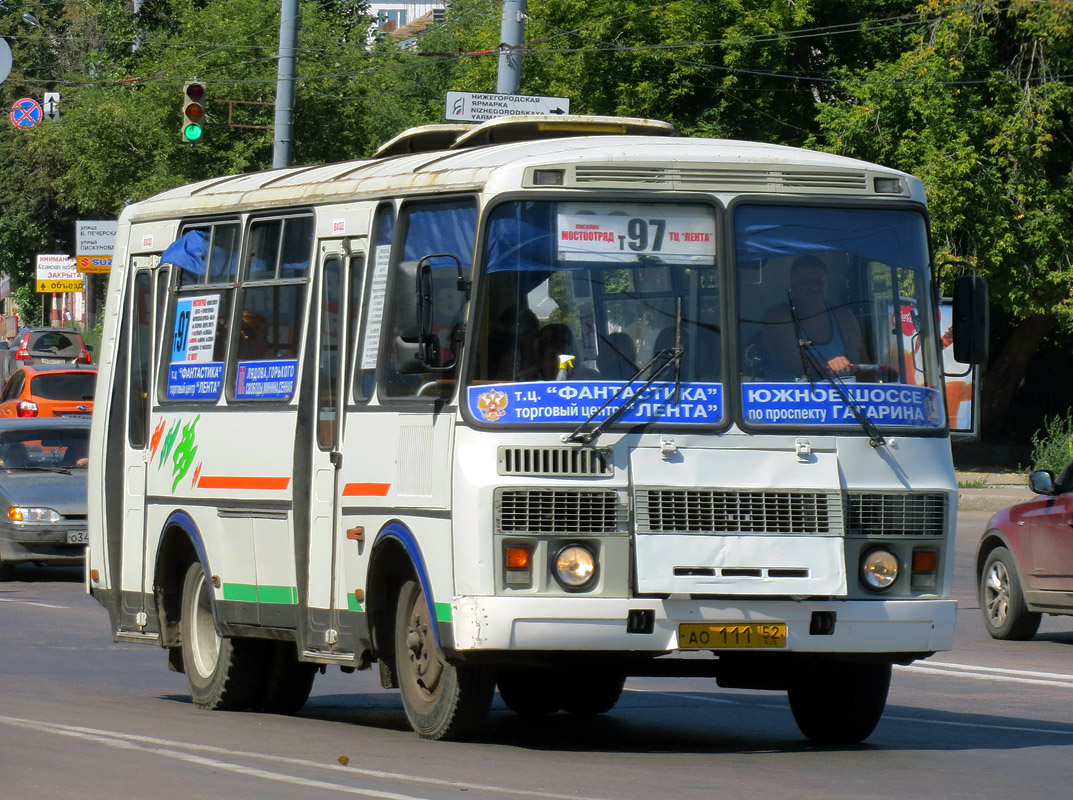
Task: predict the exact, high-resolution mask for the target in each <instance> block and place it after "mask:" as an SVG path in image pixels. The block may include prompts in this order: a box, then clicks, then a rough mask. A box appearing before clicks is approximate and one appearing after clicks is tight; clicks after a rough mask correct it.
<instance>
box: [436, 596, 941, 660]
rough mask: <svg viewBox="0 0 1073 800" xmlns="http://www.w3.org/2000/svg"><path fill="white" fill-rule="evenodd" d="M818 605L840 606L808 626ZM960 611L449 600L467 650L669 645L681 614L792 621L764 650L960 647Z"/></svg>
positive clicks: (646, 649) (932, 606)
mask: <svg viewBox="0 0 1073 800" xmlns="http://www.w3.org/2000/svg"><path fill="white" fill-rule="evenodd" d="M640 610H644V611H648V612H651V614H652V617H653V625H652V632H651V633H630V632H628V631H627V624H626V623H627V618H628V616H629V614H630V612H631V611H640ZM814 612H826V613H827V614H833V615H834V626H833V629H832V630H831V631H830V632H829V633H828V632H824V633H810V629H811V628H812V621H813V615H814ZM956 613H957V601H956V600H801V601H796V600H748V601H746V600H744V599H741V598H739V599H737V600H729V599H723V598H713V599H711V600H691V599H682V600H678V599H668V600H663V599H650V600H646V599H643V598H640V599H629V600H626V599H610V598H557V597H551V598H533V597H527V598H512V597H466V598H456V599H455V601H454V603H453V604H452V615H453V620H452V621H453V626H452V628H453V632H454V646H455V650H457V651H459V652H460V653H465V652H467V651H486V650H487V651H558V652H568V651H574V652H590V653H595V652H601V651H603V652H607V651H615V652H635V653H651V654H653V655H655V654H658V653H670V652H674V651H676V650H678V624H679V623H681V622H719V623H739V622H785V623H786V647H785V648H779V649H778V650H777V651H773V650H766V651H765V652H783V653H786V652H795V653H831V654H834V653H857V654H883V653H891V654H898V653H933V652H937V651H940V650H950V649H952V648H953V646H954V620H955V617H956ZM718 652H736V651H734V650H719V651H718ZM746 652H756V651H746Z"/></svg>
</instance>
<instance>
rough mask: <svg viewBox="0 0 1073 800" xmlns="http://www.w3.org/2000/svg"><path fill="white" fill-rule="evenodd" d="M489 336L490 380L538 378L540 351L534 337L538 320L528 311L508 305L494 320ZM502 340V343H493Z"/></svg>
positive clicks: (538, 327) (530, 310) (538, 329)
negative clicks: (501, 344)
mask: <svg viewBox="0 0 1073 800" xmlns="http://www.w3.org/2000/svg"><path fill="white" fill-rule="evenodd" d="M497 322H498V324H497V326H496V329H495V330H494V331H491V333H490V334H489V344H490V346H489V365H488V368H489V370H491V372H492V375H491V377H493V378H495V379H496V380H506V381H533V380H538V379H539V377H540V350H539V343H538V341H537V336H538V333H539V331H540V320H538V319H537V315H536V314H534V313H533V311H532V309H529V308H523V307H520V306H516V305H513V306H510V307H509V308H507V309H505V310H504V311H503V312H502V313H501V314H500V315H499V317H498V318H497ZM497 341H502V342H503V343H504V344H505V347H504V346H500V345H497V344H495V343H496V342H497Z"/></svg>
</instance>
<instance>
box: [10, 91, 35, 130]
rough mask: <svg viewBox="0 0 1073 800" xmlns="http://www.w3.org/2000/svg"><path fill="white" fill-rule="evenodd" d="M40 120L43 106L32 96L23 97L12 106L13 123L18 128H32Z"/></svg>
mask: <svg viewBox="0 0 1073 800" xmlns="http://www.w3.org/2000/svg"><path fill="white" fill-rule="evenodd" d="M40 121H41V106H40V105H38V103H37V101H36V100H34V99H33V98H32V97H23V98H22V99H21V100H16V101H15V104H14V105H13V106H11V124H12V125H14V126H15V127H16V128H32V127H33V126H34V125H36V124H37V123H38V122H40Z"/></svg>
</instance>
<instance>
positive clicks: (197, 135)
mask: <svg viewBox="0 0 1073 800" xmlns="http://www.w3.org/2000/svg"><path fill="white" fill-rule="evenodd" d="M204 124H205V84H203V83H201V82H200V81H188V82H187V83H185V84H183V127H182V136H183V141H184V142H190V143H193V142H196V141H199V140H200V139H201V137H202V136H203V135H204V133H205V131H204Z"/></svg>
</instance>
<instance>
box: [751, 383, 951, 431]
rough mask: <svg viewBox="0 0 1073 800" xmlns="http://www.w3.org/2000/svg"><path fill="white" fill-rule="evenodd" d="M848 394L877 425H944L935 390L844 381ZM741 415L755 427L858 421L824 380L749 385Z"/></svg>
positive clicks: (940, 398) (833, 388)
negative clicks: (810, 382)
mask: <svg viewBox="0 0 1073 800" xmlns="http://www.w3.org/2000/svg"><path fill="white" fill-rule="evenodd" d="M845 387H846V393H847V394H848V395H849V397H850V398H851V399H852V400H853V401H854V402H855V403H857V405H858V406H860V409H861V411H862V412H863V413H864V415H865V416H866V417H868V419H870V420H871V421H872V422H874V423H875V424H876V425H892V426H904V427H914V428H920V427H924V428H941V427H942V426H943V411H942V405H941V403H942V397H941V395H940V394H939V392H938V391H937V390H936V389H929V388H928V387H927V386H911V385H907V384H902V383H852V382H848V383H846V384H845ZM741 395H742V409H743V411H744V413H745V419H746V421H748V422H753V423H756V424H758V425H793V426H800V425H856V424H857V421H856V418H855V417H854V416H853V412H852V411H851V410H850V408H849V406H847V405H846V404H845V402H843V400H842V398H841V396H840V395H839V393H838V390H837V389H835V387H833V386H831V385H830V384H827V383H816V384H815V385H814V386H810V385H809V384H807V383H747V384H745V385H744V386H743V387H742V389H741Z"/></svg>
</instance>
